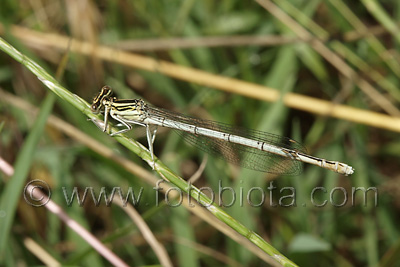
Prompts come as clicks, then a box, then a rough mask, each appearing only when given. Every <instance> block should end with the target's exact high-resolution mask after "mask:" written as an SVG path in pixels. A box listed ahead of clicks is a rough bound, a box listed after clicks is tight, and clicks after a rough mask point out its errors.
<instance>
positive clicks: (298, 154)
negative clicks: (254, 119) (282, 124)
mask: <svg viewBox="0 0 400 267" xmlns="http://www.w3.org/2000/svg"><path fill="white" fill-rule="evenodd" d="M103 109H104V126H103V131H104V132H107V125H108V119H109V116H110V117H112V118H113V119H115V120H116V121H118V122H120V123H121V124H122V126H124V127H125V128H124V129H122V130H120V131H117V132H115V133H112V134H111V135H117V134H122V133H124V132H127V131H129V130H131V129H132V124H135V125H139V126H143V127H145V128H146V135H147V142H148V146H149V151H150V154H151V157H152V159H153V164H154V151H153V143H154V139H155V136H156V133H157V126H162V127H168V128H172V129H174V130H178V133H180V134H181V136H182V137H183V138H184V139H185V140H186V141H187V142H189V143H190V144H193V145H195V146H197V147H198V148H200V149H201V150H203V151H205V152H208V153H211V154H214V155H218V156H221V157H223V158H224V159H225V160H227V161H228V162H231V163H233V164H236V165H240V166H243V167H245V168H249V169H253V170H256V171H262V172H269V173H276V174H291V175H297V174H299V173H300V172H301V170H302V164H301V162H306V163H310V164H314V165H317V166H319V167H322V168H325V169H328V170H331V171H334V172H337V173H340V174H343V175H350V174H353V172H354V169H353V167H351V166H349V165H347V164H345V163H341V162H338V161H330V160H326V159H322V158H317V157H313V156H310V155H308V154H307V153H306V150H305V148H304V147H303V146H302V145H301V144H299V143H298V142H296V141H295V140H293V139H290V138H287V137H283V136H279V135H274V134H270V133H265V132H261V131H256V130H250V129H245V128H240V127H234V126H231V125H228V124H224V123H219V122H214V121H209V120H202V119H197V118H193V117H189V116H186V115H183V114H179V113H175V112H171V111H168V110H165V109H161V108H157V107H153V106H150V105H148V104H146V103H145V102H144V101H143V100H141V99H132V100H130V99H117V98H115V97H113V96H112V90H111V88H110V87H109V86H104V87H103V88H102V89H101V91H100V93H99V94H98V95H97V96H96V97H95V98H94V100H93V102H92V105H91V111H92V112H93V113H95V114H98V113H100V112H103ZM150 126H156V127H155V130H154V131H152V130H151V128H150ZM153 167H154V166H153Z"/></svg>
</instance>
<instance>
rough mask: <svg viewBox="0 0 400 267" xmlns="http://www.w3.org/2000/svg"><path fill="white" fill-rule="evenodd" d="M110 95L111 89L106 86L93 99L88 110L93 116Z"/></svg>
mask: <svg viewBox="0 0 400 267" xmlns="http://www.w3.org/2000/svg"><path fill="white" fill-rule="evenodd" d="M111 95H112V89H111V87H110V86H108V85H106V86H103V88H101V90H100V93H99V94H98V95H97V96H96V97H95V98H94V99H93V102H92V105H91V106H90V110H91V111H92V112H93V113H94V114H98V113H99V112H100V110H101V108H102V106H103V101H104V100H105V99H106V100H107V99H109V98H110V97H111Z"/></svg>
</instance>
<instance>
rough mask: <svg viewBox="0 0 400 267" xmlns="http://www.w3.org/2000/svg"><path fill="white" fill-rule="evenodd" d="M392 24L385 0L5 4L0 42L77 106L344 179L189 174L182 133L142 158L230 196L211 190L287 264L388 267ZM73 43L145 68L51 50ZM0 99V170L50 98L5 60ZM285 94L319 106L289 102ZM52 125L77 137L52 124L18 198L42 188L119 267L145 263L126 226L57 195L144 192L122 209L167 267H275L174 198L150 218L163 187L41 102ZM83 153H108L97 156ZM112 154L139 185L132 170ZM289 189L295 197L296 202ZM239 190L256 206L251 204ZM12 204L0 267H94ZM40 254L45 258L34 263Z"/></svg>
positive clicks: (223, 166) (393, 192) (91, 258)
mask: <svg viewBox="0 0 400 267" xmlns="http://www.w3.org/2000/svg"><path fill="white" fill-rule="evenodd" d="M399 16H400V3H398V2H397V1H379V2H378V1H374V0H362V1H350V2H349V1H346V2H344V1H341V0H327V1H321V0H312V1H286V0H283V1H282V0H280V1H277V0H276V1H269V0H258V1H192V0H189V1H160V0H157V1H155V0H151V1H106V0H103V1H87V0H85V1H83V0H70V1H59V0H52V1H46V0H42V1H23V0H18V1H14V0H3V1H2V3H1V6H0V18H1V19H0V22H1V25H0V26H1V37H2V38H4V39H5V40H7V42H9V43H11V44H12V45H13V46H15V47H16V48H17V49H18V50H19V51H21V52H23V53H25V54H26V55H28V56H29V57H31V58H32V59H34V60H35V61H36V62H37V63H38V64H39V65H40V66H42V67H43V68H44V69H46V70H47V71H48V72H50V73H52V74H55V75H57V76H58V78H59V82H60V83H61V84H63V85H64V86H65V87H66V88H68V90H70V91H71V92H72V93H74V94H76V95H78V96H80V97H81V98H83V99H85V100H87V101H88V102H90V101H91V99H92V98H93V97H94V96H95V95H96V94H97V93H98V91H99V89H100V88H101V86H103V85H105V84H107V85H110V86H112V87H113V88H114V89H115V92H116V95H117V96H118V97H119V98H142V99H145V100H146V101H147V102H149V103H151V104H153V105H155V106H158V107H162V108H166V109H170V110H175V111H179V112H182V113H186V114H190V115H193V116H196V117H199V118H204V119H212V120H215V121H220V122H224V123H229V124H234V125H238V126H243V127H247V128H252V129H258V130H262V131H267V132H270V133H274V134H279V135H284V136H289V137H291V138H293V139H295V140H298V141H300V142H301V143H303V144H304V145H305V146H306V147H307V148H308V151H309V152H310V153H311V154H312V155H315V156H318V157H323V158H327V159H330V160H338V161H341V162H345V163H348V164H349V165H351V166H353V167H354V168H355V174H353V175H352V176H349V177H345V176H341V175H338V174H336V173H333V172H330V171H327V170H324V169H321V168H318V167H315V166H304V171H303V174H302V175H299V176H276V175H271V174H268V173H259V172H255V171H251V170H245V169H240V168H239V167H237V166H232V165H229V164H227V163H225V162H224V161H223V160H220V159H215V158H212V157H209V158H208V160H204V159H205V158H207V156H205V155H204V153H202V152H201V151H197V150H196V149H194V148H193V147H191V146H190V145H187V144H185V143H184V142H183V141H182V139H181V137H180V136H179V135H177V134H175V133H173V132H172V131H167V130H165V131H164V130H161V129H160V131H159V134H158V135H157V138H156V141H155V154H156V155H157V156H158V157H159V158H160V159H161V161H162V162H163V163H164V164H165V165H167V166H168V167H169V168H171V169H172V170H173V171H174V172H175V173H177V174H179V175H181V176H182V177H184V178H185V179H189V178H190V177H192V176H193V175H194V174H195V173H196V171H197V170H199V168H200V171H201V172H200V173H199V172H197V173H198V174H199V175H195V176H197V178H198V179H197V180H196V182H195V183H194V184H195V185H196V186H197V187H198V188H201V187H210V188H211V189H212V190H213V191H214V192H218V190H220V188H221V187H229V188H232V189H233V190H234V192H236V196H235V197H233V196H232V195H231V194H230V193H231V191H229V190H226V191H224V195H223V196H224V198H223V202H224V203H230V202H231V201H232V200H234V204H233V205H232V206H230V207H225V208H223V209H224V210H225V211H226V212H227V213H228V214H230V215H231V216H232V217H233V218H235V219H236V220H238V221H239V222H241V223H242V224H244V225H245V226H246V227H247V228H248V229H251V230H253V231H254V232H255V233H257V234H258V235H260V236H261V237H262V238H263V239H265V240H266V241H267V242H268V243H269V244H271V245H272V247H274V248H275V249H277V250H279V251H280V252H281V253H282V254H283V255H285V256H286V257H287V258H289V259H290V260H291V261H293V262H295V263H296V264H299V265H302V266H333V265H336V266H377V265H381V266H395V265H396V264H398V262H399V261H400V259H399V257H400V253H398V252H399V249H400V239H399V236H400V235H399V234H400V232H399V227H398V226H396V225H399V220H400V218H399V216H398V214H399V213H398V212H399V208H400V204H399V201H398V199H397V197H398V196H399V190H400V188H399V186H398V184H399V179H400V165H399V157H400V140H399V138H398V132H399V131H400V129H399V125H400V121H399V119H398V117H399V114H400V111H399V109H398V107H399V101H400V90H399V77H400V60H399V59H400V56H399V53H398V46H399V41H400V31H399V27H398V25H399V23H398V22H399ZM62 37H66V38H62ZM68 40H70V41H68ZM77 40H81V41H86V42H87V43H88V44H90V45H94V46H107V47H109V48H111V49H113V50H117V49H121V50H124V51H126V52H127V53H129V54H132V53H139V54H141V55H143V56H145V57H138V58H137V61H132V60H130V58H128V57H126V58H125V60H113V57H112V56H110V58H107V59H106V58H104V57H102V56H106V55H104V54H103V55H102V56H99V55H98V54H90V53H88V52H84V51H83V50H79V49H73V48H72V46H71V47H69V48H70V49H65V47H68V44H71V43H74V42H76V41H77ZM151 59H153V60H154V61H148V60H151ZM163 61H168V62H173V63H175V64H176V65H173V66H178V67H177V68H176V69H175V68H172V67H171V68H170V69H167V70H165V69H160V70H157V69H156V70H155V71H154V67H153V70H151V69H152V67H151V66H150V65H151V64H153V63H154V62H155V63H154V64H156V63H157V62H163ZM149 62H150V63H149ZM154 64H153V65H154ZM148 66H150V67H148ZM179 66H181V67H189V68H193V69H197V70H201V71H203V72H206V73H211V74H215V75H214V76H207V75H206V76H202V75H203V74H204V73H203V72H201V73H198V72H185V70H187V69H186V68H179ZM57 69H58V70H63V71H64V72H63V75H61V74H60V73H61V72H58V73H59V74H56V73H57ZM224 77H230V78H234V79H233V80H230V79H229V80H228V79H226V80H224V79H222V80H221V78H224ZM224 81H225V82H224ZM256 85H260V86H261V87H257V86H256ZM0 90H1V96H0V98H1V101H0V111H1V113H0V123H1V124H0V132H1V135H0V138H1V139H0V157H1V158H2V160H4V161H5V162H8V163H9V164H11V165H14V163H15V161H16V159H17V158H18V157H21V153H22V152H23V151H24V150H23V149H21V148H22V147H23V144H24V143H25V142H27V137H28V136H29V134H30V133H32V129H33V128H34V127H35V125H37V123H36V121H35V117H34V116H33V115H34V112H33V111H34V107H33V106H36V107H39V106H40V105H41V103H43V102H44V99H47V98H46V95H48V91H47V90H46V88H45V86H43V84H42V83H41V82H40V81H39V80H38V79H37V77H35V76H34V75H32V73H31V72H29V71H28V70H27V69H26V67H25V66H24V64H19V63H18V62H16V61H15V60H14V59H12V58H11V57H9V55H7V54H5V53H0ZM51 94H52V93H51ZM299 96H309V97H312V98H313V99H314V100H316V101H315V102H312V103H310V102H302V101H303V99H302V98H300V97H299ZM268 100H269V101H268ZM318 100H324V101H325V102H324V101H318ZM271 101H272V102H271ZM32 105H33V106H32ZM327 105H328V106H327ZM324 107H328V108H326V109H324ZM338 107H339V108H343V107H353V108H354V109H337V108H338ZM321 110H325V111H321ZM339 110H340V112H339ZM360 110H361V111H371V112H360ZM51 113H52V115H56V116H57V117H58V118H61V120H62V121H64V122H68V123H69V124H71V125H73V126H74V127H75V128H74V129H76V130H72V133H71V132H68V131H67V130H65V128H63V127H62V126H57V124H54V123H50V122H49V124H48V125H47V126H46V128H45V129H44V131H43V134H41V135H40V139H39V143H38V144H37V146H36V147H35V149H34V150H33V151H31V153H30V155H31V157H32V160H31V161H30V162H26V164H25V165H28V167H29V168H30V169H29V175H27V180H26V182H27V181H28V180H34V179H41V180H43V181H46V182H47V183H48V184H49V185H50V187H51V190H52V192H53V195H52V200H53V201H55V202H56V203H57V204H58V205H60V206H61V207H62V208H63V209H64V211H65V212H66V213H67V214H68V215H69V216H71V217H72V218H74V219H75V220H76V221H78V222H79V223H80V224H81V225H82V226H84V227H85V228H86V229H88V230H89V231H90V232H91V233H93V234H94V235H95V236H96V237H97V238H99V239H101V240H102V241H103V242H104V243H106V244H107V246H109V247H110V248H111V249H112V251H113V252H114V253H115V254H117V255H118V256H119V257H120V258H121V259H123V260H124V261H125V262H126V263H127V264H128V265H135V266H136V265H143V266H145V265H157V264H159V260H158V259H157V257H156V253H155V252H154V250H153V249H152V248H151V247H150V246H149V245H148V243H147V242H146V241H145V239H144V238H143V237H142V234H141V232H140V231H139V229H138V227H137V225H136V223H133V222H132V220H131V218H130V217H129V216H128V215H127V214H126V213H125V211H124V209H123V208H121V207H119V206H118V205H115V204H113V205H111V206H107V205H106V204H105V202H104V199H103V200H102V203H100V205H97V206H96V205H95V203H93V201H91V198H89V199H88V200H87V201H85V203H84V204H83V205H82V206H80V205H79V204H78V203H77V201H75V202H74V203H72V204H71V205H67V203H66V200H65V198H64V194H63V189H62V188H66V189H67V191H68V192H69V195H70V194H71V192H72V190H73V188H74V187H77V188H78V189H79V190H80V193H81V196H82V194H83V192H84V190H85V188H88V187H92V188H93V192H95V193H96V194H97V196H98V195H99V194H100V191H101V188H105V189H106V192H107V193H110V192H111V191H112V189H113V188H116V187H119V188H121V189H122V190H125V192H124V193H125V194H126V191H127V190H128V189H129V188H132V189H133V190H134V191H135V194H136V196H137V194H138V191H139V189H140V188H143V191H142V195H141V201H140V203H139V204H138V205H136V206H135V209H136V210H137V211H138V212H139V213H140V215H141V217H142V218H143V219H144V220H145V222H146V223H147V224H148V226H149V229H150V231H151V232H152V233H153V234H154V235H155V236H156V238H157V240H158V241H159V242H160V243H161V244H162V246H164V247H165V249H166V251H167V254H168V256H169V257H170V259H171V261H172V263H173V264H174V265H181V266H196V265H197V266H201V265H216V264H218V265H237V266H240V265H245V266H249V265H250V266H257V265H263V264H265V261H266V262H267V263H268V264H272V265H276V264H277V263H276V262H275V261H274V260H271V259H270V258H265V255H266V254H265V255H263V252H261V253H260V252H259V251H258V252H256V251H255V250H254V248H253V249H251V248H250V247H251V244H248V243H243V242H242V241H240V240H239V241H238V239H239V237H237V239H236V238H235V237H233V236H232V235H231V236H229V234H227V233H226V232H225V231H224V230H223V228H218V227H217V226H216V225H215V224H213V223H211V222H210V221H207V222H206V221H205V220H204V219H203V218H201V217H199V215H198V214H197V213H196V212H193V211H192V210H191V208H190V207H189V208H185V207H184V206H183V205H179V203H178V200H177V199H176V200H171V199H168V200H170V201H171V202H170V203H168V202H165V198H164V196H165V195H164V194H161V193H158V194H157V193H156V192H155V190H154V189H153V187H154V186H155V184H154V182H153V183H151V182H148V181H149V180H146V177H149V176H155V177H157V179H161V177H160V176H157V173H156V172H153V171H152V170H151V169H150V167H149V166H148V165H147V164H146V163H145V162H144V161H143V160H142V159H141V158H140V157H138V156H137V155H135V154H133V153H131V152H130V151H129V150H127V149H126V148H125V147H124V146H122V145H120V144H118V143H117V142H116V141H115V139H114V138H112V137H108V136H107V135H105V134H103V133H102V132H101V131H99V130H98V129H97V127H96V126H95V125H94V124H92V123H90V122H88V121H87V117H86V116H85V115H84V114H82V113H81V111H79V110H77V109H75V108H74V107H73V106H72V105H71V104H70V103H68V102H66V101H64V100H62V99H56V101H55V104H54V107H53V110H52V112H51ZM377 113H379V114H382V116H379V114H378V115H377ZM78 131H81V132H83V133H85V134H86V135H85V136H84V137H83V139H82V138H80V137H77V136H76V135H75V134H74V133H77V132H78ZM129 136H130V137H132V138H135V139H138V140H139V141H141V142H142V143H143V144H146V140H145V139H144V138H143V131H140V130H138V131H136V128H135V130H134V131H133V133H129ZM141 136H142V137H141ZM92 141H99V142H100V143H101V144H102V145H104V146H105V147H107V148H109V149H112V150H111V151H113V152H114V153H113V154H110V153H106V152H103V153H102V152H101V151H99V150H96V145H94V146H93V145H90V142H92ZM97 147H99V146H97ZM25 153H28V152H25ZM115 155H118V157H120V158H124V159H128V160H129V163H128V165H129V164H136V165H129V166H142V169H139V168H140V167H132V168H138V169H135V170H140V171H132V170H131V169H130V168H131V167H127V165H126V164H124V163H122V162H121V161H118V160H116V156H115ZM202 162H205V164H206V165H205V168H204V169H203V167H202V166H203V165H204V164H203V165H201V164H202ZM3 163H4V162H3ZM3 163H2V164H1V167H2V171H3V172H4V168H5V167H4V166H5V165H4V164H3ZM22 165H23V164H22ZM19 166H20V165H19ZM14 167H15V168H16V169H15V172H17V171H18V169H17V165H14ZM143 168H145V170H143ZM130 170H131V171H130ZM3 172H0V173H1V174H0V177H1V180H0V192H1V194H2V198H1V200H2V203H0V206H2V207H3V206H7V205H10V202H8V201H9V200H8V199H7V198H6V197H4V196H8V195H7V194H6V193H5V192H6V185H7V183H9V182H10V179H9V178H8V175H6V174H4V173H3ZM164 184H165V183H163V184H161V186H163V185H164ZM287 187H290V188H294V189H295V196H294V197H292V196H291V194H292V192H293V191H292V190H290V189H287ZM316 187H323V188H325V189H326V191H323V190H320V191H318V193H316V194H315V198H314V201H315V203H316V204H322V203H324V200H327V201H328V202H327V204H326V205H323V206H321V207H319V206H317V205H315V203H314V205H313V203H312V202H311V200H312V198H311V193H312V190H313V189H314V188H316ZM357 187H361V188H364V189H368V188H376V191H374V190H370V191H368V193H367V194H366V196H367V198H366V199H364V194H363V193H362V192H361V193H360V192H357V193H356V194H352V190H353V189H354V188H357ZM251 188H261V189H262V190H264V193H265V199H262V194H261V193H260V192H261V191H260V190H259V189H257V190H254V191H251ZM285 188H286V189H285ZM335 188H336V189H335ZM337 188H340V189H337ZM9 192H11V193H10V194H11V195H15V196H18V198H16V200H18V201H19V203H18V205H17V202H15V205H16V215H15V218H14V219H13V222H12V227H11V230H10V233H9V234H8V235H9V236H8V237H7V238H8V239H7V241H4V242H7V243H6V244H7V247H6V248H5V254H4V255H5V256H4V257H3V258H2V263H3V264H4V265H6V266H15V265H17V264H18V265H19V266H31V265H39V264H43V263H47V264H49V263H48V262H49V261H46V257H48V256H49V257H48V258H47V260H49V258H50V256H51V257H52V258H53V259H54V260H55V261H56V262H59V263H60V264H62V265H93V264H95V265H97V266H102V265H105V266H107V265H109V262H107V261H106V260H105V259H104V258H102V257H101V256H100V255H99V254H98V253H97V252H96V251H94V250H93V249H92V248H91V247H90V246H89V245H88V244H87V243H86V242H84V241H82V239H81V237H79V236H77V235H76V234H75V233H74V232H72V231H71V230H70V229H69V228H68V227H66V226H65V224H63V223H62V222H61V221H60V220H59V219H58V218H57V217H56V216H55V215H54V214H53V213H51V212H48V211H46V209H45V208H34V207H32V206H29V205H27V203H26V202H25V201H24V200H23V197H22V193H21V188H16V189H15V191H9ZM249 192H251V203H253V204H254V203H255V204H257V203H262V205H257V207H255V206H252V205H250V204H251V203H250V202H249V201H248V200H247V199H246V197H247V194H248V193H249ZM376 192H377V197H376V195H375V193H376ZM205 193H206V194H207V192H205ZM208 193H209V192H208ZM156 196H158V200H157V199H156ZM167 196H168V195H167ZM331 196H332V198H331V199H330V197H331ZM241 197H242V199H243V200H244V201H243V203H240V201H239V200H240V198H241ZM376 200H377V205H375V201H376ZM157 201H158V202H157ZM216 201H217V205H218V199H216ZM279 201H282V202H281V203H280V202H279ZM279 203H280V205H279ZM342 203H343V205H341V204H342ZM175 204H177V207H172V206H173V205H175ZM11 206H12V205H11ZM0 215H1V216H2V217H3V218H4V217H5V216H7V214H6V213H5V212H3V213H0ZM3 218H1V219H0V220H3ZM223 227H225V228H229V226H226V225H225V226H223ZM221 229H222V230H221ZM226 231H228V230H226ZM227 235H228V236H229V237H228V236H227ZM237 235H238V234H237ZM5 238H6V237H5V236H1V237H0V239H3V240H6V239H5ZM32 244H34V245H32ZM246 244H247V245H246ZM38 248H42V249H43V250H44V251H46V252H47V253H48V254H45V253H44V254H42V255H47V256H45V257H44V258H42V257H40V255H39V254H40V253H38ZM39 251H40V250H39Z"/></svg>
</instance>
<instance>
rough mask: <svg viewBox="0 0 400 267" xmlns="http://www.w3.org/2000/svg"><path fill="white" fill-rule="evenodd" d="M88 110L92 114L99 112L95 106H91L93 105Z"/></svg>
mask: <svg viewBox="0 0 400 267" xmlns="http://www.w3.org/2000/svg"><path fill="white" fill-rule="evenodd" d="M90 110H91V111H92V112H93V113H98V112H99V107H98V106H97V105H95V104H93V105H91V106H90Z"/></svg>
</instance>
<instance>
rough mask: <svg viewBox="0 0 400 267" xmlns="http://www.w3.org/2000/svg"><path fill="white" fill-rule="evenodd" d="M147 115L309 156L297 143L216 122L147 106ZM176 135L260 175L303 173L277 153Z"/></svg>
mask: <svg viewBox="0 0 400 267" xmlns="http://www.w3.org/2000/svg"><path fill="white" fill-rule="evenodd" d="M147 113H148V115H149V116H155V117H160V118H168V119H171V120H174V121H178V122H181V123H187V124H192V125H195V126H197V127H203V128H207V129H212V130H215V131H220V132H224V133H228V134H233V135H238V136H242V137H246V138H249V139H252V140H256V141H260V142H265V143H267V144H270V145H273V146H276V147H282V148H287V149H291V150H296V151H298V152H302V153H307V152H306V149H305V147H304V146H303V145H301V144H300V143H298V142H297V141H295V140H293V139H290V138H287V137H283V136H279V135H275V134H270V133H266V132H262V131H257V130H251V129H246V128H242V127H236V126H232V125H229V124H225V123H219V122H215V121H209V120H202V119H198V118H193V117H190V116H186V115H183V114H180V113H175V112H172V111H168V110H165V109H160V108H156V107H152V106H147ZM176 126H177V127H178V128H179V124H176ZM176 132H177V133H178V134H179V135H181V136H182V137H183V139H184V140H185V141H186V142H188V143H190V144H192V145H194V146H196V147H197V148H199V149H201V150H202V151H205V152H207V153H209V154H213V155H216V156H220V157H222V158H224V159H225V160H226V161H228V162H230V163H233V164H235V165H239V166H242V167H245V168H248V169H252V170H256V171H261V172H268V173H275V174H288V175H298V174H300V173H301V172H302V163H301V162H300V161H297V160H293V159H291V158H287V157H282V156H279V155H276V154H273V153H269V152H266V151H261V150H258V149H256V148H252V147H248V146H244V145H241V144H236V143H231V142H227V141H224V140H220V139H216V138H211V137H206V136H202V135H195V134H192V133H188V132H185V131H183V130H182V131H178V130H176Z"/></svg>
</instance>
